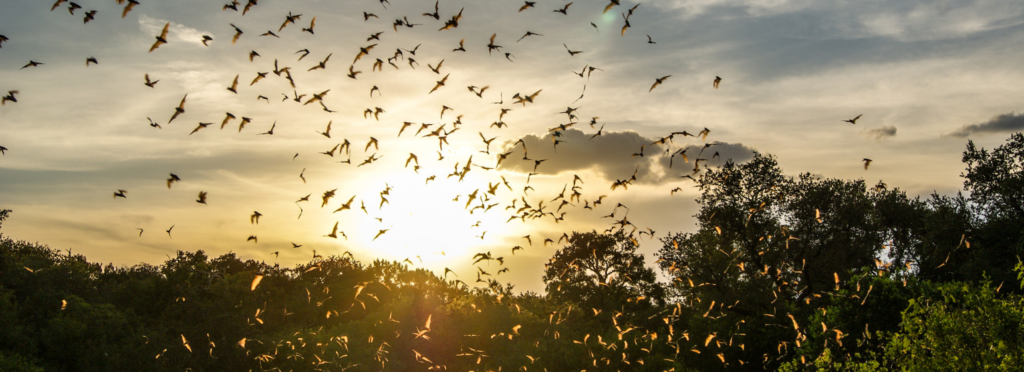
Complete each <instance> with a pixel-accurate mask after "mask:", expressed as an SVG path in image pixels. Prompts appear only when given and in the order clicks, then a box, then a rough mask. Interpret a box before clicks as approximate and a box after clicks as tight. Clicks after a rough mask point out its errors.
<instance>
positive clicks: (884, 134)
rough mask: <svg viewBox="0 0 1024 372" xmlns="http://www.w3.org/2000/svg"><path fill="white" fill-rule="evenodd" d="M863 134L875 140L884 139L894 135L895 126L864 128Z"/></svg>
mask: <svg viewBox="0 0 1024 372" xmlns="http://www.w3.org/2000/svg"><path fill="white" fill-rule="evenodd" d="M864 135H866V136H868V137H869V138H874V139H876V140H884V139H886V138H890V137H896V127H894V126H892V125H887V126H884V127H878V128H870V129H865V130H864Z"/></svg>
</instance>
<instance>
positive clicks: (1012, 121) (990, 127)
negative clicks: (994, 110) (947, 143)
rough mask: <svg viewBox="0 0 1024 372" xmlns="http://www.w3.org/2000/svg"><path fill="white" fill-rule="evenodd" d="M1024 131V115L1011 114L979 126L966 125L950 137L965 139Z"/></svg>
mask: <svg viewBox="0 0 1024 372" xmlns="http://www.w3.org/2000/svg"><path fill="white" fill-rule="evenodd" d="M1021 129H1024V114H1017V113H1013V112H1011V113H1009V114H1002V115H999V116H996V117H994V118H992V119H990V120H989V121H986V122H984V123H978V124H971V125H965V126H963V127H962V128H960V129H957V130H956V131H954V132H953V133H950V134H949V135H950V136H953V137H960V138H965V137H967V136H970V135H972V134H975V133H982V134H984V133H998V132H1010V131H1016V130H1021Z"/></svg>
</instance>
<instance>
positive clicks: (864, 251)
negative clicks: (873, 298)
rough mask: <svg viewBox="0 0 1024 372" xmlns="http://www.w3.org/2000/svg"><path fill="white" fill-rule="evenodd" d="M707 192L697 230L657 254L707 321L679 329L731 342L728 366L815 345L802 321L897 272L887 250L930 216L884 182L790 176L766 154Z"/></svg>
mask: <svg viewBox="0 0 1024 372" xmlns="http://www.w3.org/2000/svg"><path fill="white" fill-rule="evenodd" d="M698 186H699V187H700V189H701V192H702V194H701V197H700V198H699V199H698V200H697V201H698V203H699V204H700V211H699V212H698V213H697V215H696V217H697V220H698V231H697V232H696V233H677V234H675V235H670V236H668V237H666V238H665V239H663V240H662V242H663V247H662V248H661V250H660V251H659V252H658V257H659V258H660V259H659V263H660V265H661V267H662V268H663V269H664V270H665V271H666V272H667V274H669V275H670V276H671V277H673V285H674V286H673V289H674V290H675V291H676V294H678V295H679V296H680V298H682V299H683V303H684V304H685V305H686V307H688V308H689V309H690V314H698V315H695V316H691V317H690V318H686V317H680V319H681V323H682V324H680V327H687V326H689V327H691V329H692V328H693V327H692V326H693V325H694V323H700V324H701V332H706V333H701V334H700V335H698V337H695V339H697V340H699V341H701V342H694V343H693V344H692V346H694V347H696V348H697V349H698V350H700V349H709V348H708V343H707V342H703V341H704V340H705V337H711V336H714V337H716V338H719V339H721V338H722V337H723V336H724V337H726V339H728V340H730V341H731V342H730V346H732V347H730V348H726V349H724V351H722V352H723V353H724V354H725V355H726V356H727V357H726V358H724V359H740V360H745V361H746V362H748V363H749V362H755V363H756V362H761V361H762V360H763V363H765V364H763V365H762V366H761V368H777V367H778V364H775V362H774V360H776V358H762V356H763V355H777V356H778V357H779V358H782V359H785V358H786V357H787V356H789V357H792V355H793V354H792V352H793V349H794V348H793V346H792V345H799V344H800V343H801V342H806V340H807V335H806V332H808V330H807V328H806V326H807V324H806V323H803V324H802V323H801V322H802V321H803V320H804V319H805V318H806V317H807V316H809V315H810V314H811V313H813V311H814V309H815V308H816V307H817V306H820V305H821V304H822V303H823V301H824V300H823V297H826V296H828V294H829V293H831V292H834V291H836V290H838V289H839V288H838V287H839V283H841V282H843V281H845V280H846V279H848V278H850V277H851V276H853V275H858V274H861V273H865V272H870V271H874V270H886V271H896V268H894V267H892V266H891V265H889V264H886V263H883V262H881V261H878V260H877V258H878V257H880V256H881V254H882V252H883V249H884V248H885V247H886V246H889V247H895V246H899V249H901V250H902V249H905V248H902V247H903V246H904V245H909V244H913V243H915V242H916V238H915V236H916V234H917V230H918V229H919V226H920V224H921V219H922V218H923V216H924V214H925V211H926V208H925V204H924V203H922V202H920V201H919V200H917V199H910V198H908V197H907V196H906V195H905V193H903V192H902V191H900V190H898V189H892V190H890V189H888V188H887V187H886V186H885V185H883V184H879V185H877V186H875V187H873V188H868V187H867V185H865V183H864V181H863V180H839V179H824V180H823V179H819V178H817V177H814V176H812V175H810V174H806V173H805V174H801V175H799V176H798V177H796V178H792V177H787V176H785V175H784V174H783V173H782V170H781V169H780V168H779V166H778V163H777V162H776V160H775V158H774V157H772V156H762V155H761V154H757V153H755V154H754V158H753V159H752V160H750V161H749V162H747V163H743V164H736V163H733V162H731V161H730V162H727V163H726V164H725V165H723V166H722V167H721V168H719V169H717V170H715V169H712V170H709V171H708V172H706V173H705V174H703V175H702V176H701V177H700V179H699V180H698ZM709 318H710V319H711V320H708V319H709ZM687 321H689V322H690V323H689V324H687V323H686V322H687ZM801 324H802V325H801ZM744 325H745V326H744ZM733 336H735V337H733ZM734 344H735V346H733V345H734ZM705 351H706V352H705V353H702V354H701V355H702V356H701V358H704V359H705V360H704V362H703V363H704V365H703V366H702V367H703V368H711V365H720V364H718V363H716V362H717V361H718V358H715V356H716V353H718V352H720V351H719V350H718V349H717V348H710V350H705ZM711 351H714V353H712V352H711ZM779 354H781V355H779ZM704 355H706V356H704ZM729 356H731V358H730V357H729Z"/></svg>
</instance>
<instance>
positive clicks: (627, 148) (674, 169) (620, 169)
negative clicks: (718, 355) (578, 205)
mask: <svg viewBox="0 0 1024 372" xmlns="http://www.w3.org/2000/svg"><path fill="white" fill-rule="evenodd" d="M554 139H557V140H559V141H562V142H560V143H559V144H558V147H557V151H556V148H555V146H554ZM691 139H692V138H691ZM521 140H522V141H523V142H524V143H525V144H526V150H527V153H526V155H528V156H529V158H530V160H523V157H522V156H521V155H523V150H522V149H523V146H519V145H515V143H516V141H506V142H505V143H504V144H503V145H502V149H503V150H502V151H505V152H508V151H511V152H512V153H511V155H509V156H508V158H507V159H505V161H503V162H502V163H501V167H500V168H501V169H504V170H511V171H517V172H522V173H530V172H533V171H534V164H535V163H534V161H533V160H539V159H545V161H544V162H543V163H541V164H540V165H539V166H537V168H536V173H539V174H558V173H562V172H572V171H582V170H592V171H595V172H596V173H599V174H601V175H603V176H604V177H605V178H606V179H608V180H613V179H625V178H629V177H631V176H632V175H633V172H636V176H637V182H638V183H642V184H656V183H662V182H668V181H671V180H675V179H678V177H679V175H681V174H684V173H687V174H688V173H689V171H690V170H691V169H693V168H692V167H693V164H694V163H693V162H694V161H695V159H696V158H697V156H698V154H699V156H700V158H702V159H708V160H707V161H708V162H702V166H707V165H709V164H710V165H720V164H724V163H725V161H726V160H727V159H732V160H733V161H736V162H744V161H747V160H749V159H751V158H752V157H753V149H751V148H749V147H747V146H744V145H743V144H732V143H724V142H714V143H711V146H710V147H708V148H707V149H706V150H704V152H703V153H701V150H702V149H703V147H704V144H702V143H698V144H690V143H686V142H683V141H686V140H687V138H685V137H682V136H679V135H676V136H675V138H674V140H675V141H679V142H671V141H666V142H665V144H655V142H656V141H659V140H660V138H647V137H644V136H641V135H640V134H639V133H636V132H633V131H625V132H605V133H603V134H602V135H601V136H598V137H593V135H592V134H586V133H583V132H582V131H580V130H578V129H568V130H565V131H562V132H561V135H560V136H559V137H554V135H553V133H547V134H544V135H543V136H540V137H538V136H537V135H535V134H529V135H526V136H524V137H522V138H521ZM641 146H643V156H639V153H640V152H641ZM683 148H686V155H687V157H688V158H689V161H688V162H684V161H683V159H682V158H681V157H680V156H678V155H677V156H675V158H674V159H670V158H669V156H668V155H669V154H670V153H674V152H676V151H677V150H680V149H683ZM715 153H718V154H719V156H718V157H717V158H715V159H714V161H712V160H711V157H712V156H713V155H714V154H715Z"/></svg>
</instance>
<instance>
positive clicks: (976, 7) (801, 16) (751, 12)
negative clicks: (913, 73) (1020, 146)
mask: <svg viewBox="0 0 1024 372" xmlns="http://www.w3.org/2000/svg"><path fill="white" fill-rule="evenodd" d="M655 6H661V7H666V8H672V9H679V10H681V11H682V12H683V14H684V17H685V18H694V17H698V16H700V17H709V16H710V17H721V18H737V17H742V18H769V17H786V19H787V20H788V22H789V23H791V24H792V26H791V28H792V29H797V30H802V31H799V32H800V33H801V35H800V36H801V37H807V38H826V39H861V38H874V37H884V38H892V39H896V40H900V41H919V40H940V39H948V38H958V37H963V36H967V35H972V34H976V33H979V32H985V31H990V30H995V29H1001V28H1007V27H1012V26H1017V25H1020V24H1021V23H1024V18H1022V15H1024V3H1021V2H1007V1H1003V0H944V1H934V0H904V1H898V2H890V1H875V2H863V1H847V2H842V1H841V2H833V1H811V0H658V1H656V2H655Z"/></svg>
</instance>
